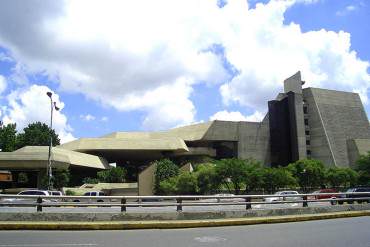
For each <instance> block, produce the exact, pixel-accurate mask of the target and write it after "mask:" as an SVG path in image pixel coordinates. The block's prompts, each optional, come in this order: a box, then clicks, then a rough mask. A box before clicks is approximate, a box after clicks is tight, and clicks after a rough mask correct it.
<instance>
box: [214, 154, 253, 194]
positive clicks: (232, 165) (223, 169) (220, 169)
mask: <svg viewBox="0 0 370 247" xmlns="http://www.w3.org/2000/svg"><path fill="white" fill-rule="evenodd" d="M215 169H216V174H217V176H218V179H219V180H220V183H222V184H223V185H225V186H226V188H227V189H228V191H229V192H230V193H232V188H233V189H234V193H235V194H236V195H238V194H239V193H240V190H241V188H242V187H243V185H244V183H245V177H246V176H247V164H246V162H245V161H244V160H241V159H236V158H231V159H222V160H219V161H217V162H216V168H215ZM230 183H231V185H232V188H231V187H230Z"/></svg>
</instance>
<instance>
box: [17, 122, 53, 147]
mask: <svg viewBox="0 0 370 247" xmlns="http://www.w3.org/2000/svg"><path fill="white" fill-rule="evenodd" d="M23 131H24V132H23V133H20V134H18V136H17V143H16V146H17V149H18V148H22V147H24V146H49V144H50V135H51V136H52V139H53V146H56V145H59V144H60V139H59V136H58V135H57V134H56V133H55V131H54V130H53V129H50V128H49V126H48V125H46V124H45V123H41V122H36V123H31V124H29V125H28V126H27V127H25V128H24V129H23Z"/></svg>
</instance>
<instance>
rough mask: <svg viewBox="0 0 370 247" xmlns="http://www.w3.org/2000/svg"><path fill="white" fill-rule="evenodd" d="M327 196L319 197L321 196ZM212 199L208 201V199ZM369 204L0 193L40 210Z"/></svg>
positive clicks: (353, 196)
mask: <svg viewBox="0 0 370 247" xmlns="http://www.w3.org/2000/svg"><path fill="white" fill-rule="evenodd" d="M325 196H326V197H329V198H325V199H319V198H320V197H325ZM210 200H211V201H210ZM355 201H356V202H358V203H362V202H367V203H370V192H351V193H319V194H316V193H313V194H312V193H311V194H290V195H276V194H272V195H271V194H270V195H206V196H203V195H178V196H40V195H9V194H0V207H36V210H37V212H42V208H43V207H63V206H74V207H87V206H96V207H120V208H121V212H126V211H127V208H128V207H168V206H174V207H176V210H177V211H182V209H183V207H186V206H225V205H244V206H245V209H246V210H249V209H251V208H252V205H258V204H261V205H266V204H286V203H302V206H303V207H308V203H309V202H330V203H331V204H332V205H336V204H343V203H344V202H347V203H353V202H355Z"/></svg>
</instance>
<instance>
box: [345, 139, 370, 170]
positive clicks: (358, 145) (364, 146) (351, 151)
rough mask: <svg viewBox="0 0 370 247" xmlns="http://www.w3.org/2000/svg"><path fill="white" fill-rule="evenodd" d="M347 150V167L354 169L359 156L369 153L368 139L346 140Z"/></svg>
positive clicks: (369, 140) (369, 141)
mask: <svg viewBox="0 0 370 247" xmlns="http://www.w3.org/2000/svg"><path fill="white" fill-rule="evenodd" d="M347 148H348V158H349V165H350V167H352V168H354V167H356V161H357V160H358V159H359V158H360V155H366V154H367V153H368V152H369V151H370V139H352V140H347Z"/></svg>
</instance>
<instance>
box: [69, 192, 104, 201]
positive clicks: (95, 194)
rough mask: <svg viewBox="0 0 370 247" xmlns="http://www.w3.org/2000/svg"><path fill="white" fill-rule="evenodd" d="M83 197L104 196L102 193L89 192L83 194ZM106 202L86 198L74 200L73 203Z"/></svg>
mask: <svg viewBox="0 0 370 247" xmlns="http://www.w3.org/2000/svg"><path fill="white" fill-rule="evenodd" d="M84 196H96V197H98V196H105V194H104V192H101V191H89V192H86V193H85V194H84ZM104 201H107V200H104V199H101V198H99V199H93V198H86V199H74V200H73V202H104Z"/></svg>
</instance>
